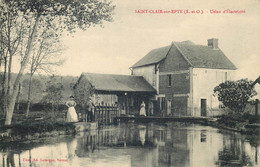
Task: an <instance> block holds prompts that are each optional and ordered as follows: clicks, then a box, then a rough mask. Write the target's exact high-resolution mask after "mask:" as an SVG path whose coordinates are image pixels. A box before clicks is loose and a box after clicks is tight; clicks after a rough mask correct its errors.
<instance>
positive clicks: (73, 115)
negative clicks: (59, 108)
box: [65, 96, 95, 122]
mask: <svg viewBox="0 0 260 167" xmlns="http://www.w3.org/2000/svg"><path fill="white" fill-rule="evenodd" d="M65 105H66V106H67V107H68V111H67V114H66V122H78V121H79V119H78V114H77V112H76V110H75V107H76V105H77V104H76V102H75V100H74V96H70V99H69V100H68V101H67V102H66V103H65ZM86 109H87V111H84V113H83V120H84V121H86V122H93V121H94V110H95V105H94V103H93V101H92V100H91V99H89V100H88V104H87V107H86Z"/></svg>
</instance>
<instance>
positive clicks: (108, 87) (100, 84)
mask: <svg viewBox="0 0 260 167" xmlns="http://www.w3.org/2000/svg"><path fill="white" fill-rule="evenodd" d="M82 76H83V77H85V78H86V79H87V80H88V81H89V82H90V83H91V84H92V86H94V87H95V90H100V91H111V92H152V93H155V92H156V90H155V89H154V88H153V87H152V86H151V85H150V84H149V83H148V82H147V81H146V80H145V79H144V78H143V77H142V76H132V75H113V74H94V73H82Z"/></svg>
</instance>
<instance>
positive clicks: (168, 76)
mask: <svg viewBox="0 0 260 167" xmlns="http://www.w3.org/2000/svg"><path fill="white" fill-rule="evenodd" d="M167 79H168V87H171V86H172V76H171V75H167Z"/></svg>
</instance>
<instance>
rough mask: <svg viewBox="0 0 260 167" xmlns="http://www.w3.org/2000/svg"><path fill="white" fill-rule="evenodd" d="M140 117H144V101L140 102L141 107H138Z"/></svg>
mask: <svg viewBox="0 0 260 167" xmlns="http://www.w3.org/2000/svg"><path fill="white" fill-rule="evenodd" d="M140 115H143V116H146V112H145V103H144V101H143V102H142V104H141V107H140Z"/></svg>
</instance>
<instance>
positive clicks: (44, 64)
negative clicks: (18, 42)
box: [26, 28, 64, 117]
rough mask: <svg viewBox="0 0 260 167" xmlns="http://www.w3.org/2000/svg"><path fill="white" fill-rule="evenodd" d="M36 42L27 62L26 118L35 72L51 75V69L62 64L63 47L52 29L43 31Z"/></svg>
mask: <svg viewBox="0 0 260 167" xmlns="http://www.w3.org/2000/svg"><path fill="white" fill-rule="evenodd" d="M39 35H40V37H38V40H36V41H37V42H35V45H34V49H33V53H32V57H31V59H30V61H29V68H30V69H29V70H30V78H29V84H28V87H29V89H28V98H27V107H26V117H28V116H29V111H30V104H31V94H32V89H31V87H32V79H33V76H34V74H35V73H36V72H38V73H40V72H46V73H50V74H51V73H52V72H53V70H52V67H55V66H60V65H62V64H63V62H64V59H62V58H61V57H60V56H61V53H62V51H63V47H62V46H61V44H60V42H59V39H58V38H57V36H56V35H55V31H54V30H53V29H50V28H49V29H45V30H43V32H41V34H39Z"/></svg>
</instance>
